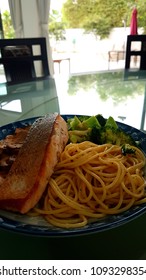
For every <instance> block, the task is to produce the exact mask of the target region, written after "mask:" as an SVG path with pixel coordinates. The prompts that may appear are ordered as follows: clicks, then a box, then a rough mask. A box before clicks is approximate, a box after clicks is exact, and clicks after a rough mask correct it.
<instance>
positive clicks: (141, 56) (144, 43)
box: [125, 35, 146, 70]
mask: <svg viewBox="0 0 146 280" xmlns="http://www.w3.org/2000/svg"><path fill="white" fill-rule="evenodd" d="M134 43H139V49H137V47H135V48H132V44H134ZM132 59H133V63H134V64H135V67H131V61H132ZM138 62H139V65H138V66H137V63H138ZM131 68H138V69H139V70H146V35H128V36H127V46H126V57H125V69H127V70H128V69H131Z"/></svg>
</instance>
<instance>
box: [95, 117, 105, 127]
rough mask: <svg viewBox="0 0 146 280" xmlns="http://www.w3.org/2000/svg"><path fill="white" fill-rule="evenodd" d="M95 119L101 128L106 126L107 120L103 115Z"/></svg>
mask: <svg viewBox="0 0 146 280" xmlns="http://www.w3.org/2000/svg"><path fill="white" fill-rule="evenodd" d="M95 117H96V119H97V120H98V122H99V124H100V125H101V126H105V124H106V121H107V120H106V119H105V118H104V117H103V116H102V115H101V114H98V115H96V116H95Z"/></svg>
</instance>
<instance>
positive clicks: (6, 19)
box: [2, 11, 15, 39]
mask: <svg viewBox="0 0 146 280" xmlns="http://www.w3.org/2000/svg"><path fill="white" fill-rule="evenodd" d="M2 21H3V30H4V38H5V39H10V38H14V37H15V31H14V28H13V25H12V20H11V16H10V13H9V11H4V12H3V14H2Z"/></svg>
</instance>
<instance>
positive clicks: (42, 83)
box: [0, 78, 59, 125]
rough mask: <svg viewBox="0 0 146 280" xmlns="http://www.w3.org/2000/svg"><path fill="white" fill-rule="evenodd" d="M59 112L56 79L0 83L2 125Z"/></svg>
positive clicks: (0, 119) (0, 123)
mask: <svg viewBox="0 0 146 280" xmlns="http://www.w3.org/2000/svg"><path fill="white" fill-rule="evenodd" d="M51 112H59V103H58V97H57V91H56V85H55V80H54V79H53V78H49V79H46V80H38V81H35V82H29V83H23V84H17V85H12V86H8V85H7V84H5V83H3V84H1V85H0V125H4V124H6V123H10V122H13V121H18V120H22V119H27V118H31V117H36V116H42V115H45V114H46V113H51Z"/></svg>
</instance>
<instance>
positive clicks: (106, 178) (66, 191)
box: [34, 141, 146, 228]
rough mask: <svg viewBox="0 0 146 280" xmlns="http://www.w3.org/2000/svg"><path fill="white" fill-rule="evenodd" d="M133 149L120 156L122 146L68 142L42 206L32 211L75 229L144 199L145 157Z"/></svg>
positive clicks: (53, 223) (65, 226) (59, 224)
mask: <svg viewBox="0 0 146 280" xmlns="http://www.w3.org/2000/svg"><path fill="white" fill-rule="evenodd" d="M132 148H133V149H135V153H134V154H127V155H123V154H122V152H121V147H119V146H116V145H112V144H103V145H96V144H94V143H91V142H89V141H85V142H82V143H79V144H68V145H67V146H66V147H65V150H64V151H63V153H62V154H61V158H60V161H59V162H58V164H57V166H56V168H55V172H54V174H53V176H52V177H51V179H50V181H49V184H48V188H47V193H46V194H45V196H44V198H43V199H44V201H43V207H42V208H41V207H36V208H35V209H34V211H35V212H36V213H38V214H39V215H44V217H45V219H46V220H47V221H48V222H49V223H50V224H52V225H55V226H58V227H63V228H75V227H83V226H85V225H86V224H87V223H89V222H92V221H95V220H97V219H100V218H103V217H105V216H106V215H111V214H119V213H122V212H123V211H126V210H128V209H129V208H130V207H132V206H133V205H137V204H140V203H144V202H146V196H145V187H146V182H145V179H144V177H143V175H144V174H143V168H144V166H145V156H144V154H143V153H142V152H141V150H140V149H138V148H137V147H132Z"/></svg>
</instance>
